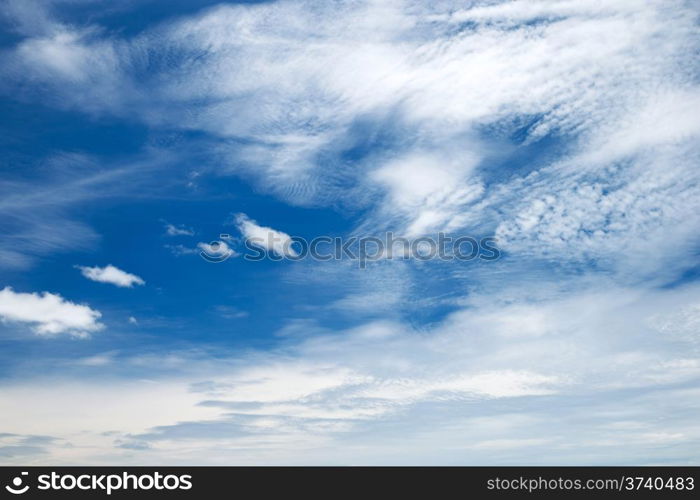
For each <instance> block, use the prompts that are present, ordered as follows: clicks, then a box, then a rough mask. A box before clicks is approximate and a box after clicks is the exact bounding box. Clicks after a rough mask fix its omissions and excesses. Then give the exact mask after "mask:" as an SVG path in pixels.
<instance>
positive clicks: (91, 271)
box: [76, 264, 146, 288]
mask: <svg viewBox="0 0 700 500" xmlns="http://www.w3.org/2000/svg"><path fill="white" fill-rule="evenodd" d="M76 267H77V268H78V269H80V272H81V273H83V276H85V277H86V278H87V279H89V280H92V281H99V282H100V283H111V284H112V285H116V286H119V287H126V288H131V287H132V286H134V285H145V284H146V282H145V281H144V280H142V279H141V278H140V277H138V276H136V275H135V274H131V273H127V272H126V271H122V270H121V269H119V268H118V267H114V266H113V265H112V264H108V265H107V266H105V267H98V266H95V267H87V266H76Z"/></svg>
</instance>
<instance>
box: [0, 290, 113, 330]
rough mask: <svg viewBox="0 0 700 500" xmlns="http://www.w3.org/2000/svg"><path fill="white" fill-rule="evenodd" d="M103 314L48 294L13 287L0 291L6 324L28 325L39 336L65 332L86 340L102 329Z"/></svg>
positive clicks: (1, 313)
mask: <svg viewBox="0 0 700 500" xmlns="http://www.w3.org/2000/svg"><path fill="white" fill-rule="evenodd" d="M101 316H102V314H101V313H100V312H99V311H95V310H93V309H91V308H90V307H88V306H86V305H82V304H75V303H73V302H70V301H68V300H65V299H64V298H63V297H61V296H60V295H58V294H52V293H49V292H43V293H41V294H38V293H17V292H15V291H14V290H13V289H12V288H10V287H5V288H3V289H2V290H1V291H0V318H2V320H3V321H6V322H18V323H28V324H30V325H32V328H33V330H34V331H35V332H36V333H37V334H39V335H46V336H50V335H57V334H61V333H66V334H69V335H72V336H76V337H86V336H88V335H89V333H90V332H95V331H97V330H100V329H101V328H103V325H102V324H101V323H99V322H98V320H99V319H100V317H101Z"/></svg>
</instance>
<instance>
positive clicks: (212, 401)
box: [0, 283, 700, 465]
mask: <svg viewBox="0 0 700 500" xmlns="http://www.w3.org/2000/svg"><path fill="white" fill-rule="evenodd" d="M598 285H600V283H598ZM597 290H598V288H597V287H593V288H592V289H591V290H590V291H585V292H580V293H574V294H571V295H568V296H566V297H556V298H552V297H550V298H548V299H537V300H534V299H533V300H530V301H528V300H520V301H518V302H517V303H513V302H512V301H511V300H510V299H509V298H508V291H505V292H506V293H505V296H504V295H502V294H500V293H494V294H489V295H486V296H481V297H474V298H472V302H471V303H470V305H469V307H465V308H463V309H462V310H459V311H457V312H455V313H454V314H452V315H450V316H449V317H448V318H447V319H446V320H445V321H443V322H441V323H439V324H436V325H434V326H432V327H431V328H430V329H429V330H427V331H426V330H422V331H416V330H412V329H411V327H410V326H409V325H407V324H404V323H399V322H394V323H392V322H373V323H366V324H364V325H361V326H359V327H357V328H354V329H350V330H343V331H330V330H329V331H327V332H326V333H320V334H319V333H316V334H314V335H310V336H305V337H300V338H298V339H297V340H295V341H291V342H288V343H286V344H285V345H284V346H282V347H280V348H279V349H277V350H273V351H271V352H258V353H248V354H247V355H246V356H245V357H241V355H240V354H231V355H230V356H227V355H223V353H221V352H220V351H217V353H218V355H217V357H215V358H212V357H211V356H208V355H207V354H206V353H202V352H201V351H199V350H197V351H192V352H185V353H174V354H170V353H165V354H164V353H163V352H158V353H157V354H153V355H146V354H143V353H139V354H138V355H132V356H123V355H118V353H108V354H105V353H97V354H95V355H93V356H91V357H88V358H86V359H81V360H79V362H78V363H76V366H78V367H82V368H81V369H84V370H104V367H105V366H107V365H109V366H115V367H119V368H121V369H123V370H124V374H128V375H129V376H132V375H133V373H134V371H135V370H144V368H147V370H148V371H147V373H148V382H144V381H133V380H119V379H118V378H114V377H113V378H110V379H109V380H103V381H100V382H99V383H97V382H95V381H92V377H83V378H82V380H80V381H75V382H69V381H66V380H64V381H62V382H61V386H60V387H61V390H60V391H59V392H60V393H61V394H62V397H63V398H64V402H63V403H62V404H56V402H55V401H54V398H52V397H51V396H50V395H47V394H46V390H45V387H46V383H45V381H44V380H43V379H42V378H41V377H39V378H32V379H30V380H24V381H23V382H22V383H21V384H10V385H7V384H4V385H2V386H0V396H2V397H0V401H2V402H6V404H5V407H2V408H0V410H1V411H0V425H2V427H3V428H4V429H6V430H7V431H8V432H13V433H16V434H51V435H53V436H56V437H57V438H60V439H61V440H63V441H67V442H70V443H71V444H73V446H70V447H67V446H58V445H53V446H51V445H49V446H47V454H46V455H44V458H43V459H42V458H41V457H40V456H39V457H37V458H36V460H37V461H38V462H41V463H43V460H45V461H46V462H52V463H58V462H60V463H71V462H81V461H82V462H84V461H86V460H88V459H90V460H92V459H94V460H95V461H97V462H98V463H111V462H115V461H119V462H128V463H133V462H134V461H138V462H139V463H144V462H154V463H182V462H187V461H190V462H197V463H211V464H214V463H248V464H250V463H267V464H269V463H271V462H274V463H290V464H293V463H300V462H299V460H300V459H299V452H300V450H304V457H305V458H304V460H307V461H308V462H309V463H321V462H322V463H339V464H343V463H345V464H347V463H358V462H362V463H382V464H391V463H406V462H408V463H421V462H423V463H424V462H425V460H426V454H429V455H430V454H433V453H434V454H435V456H434V459H435V463H478V464H481V465H484V464H498V463H500V464H514V463H517V462H522V461H523V460H529V461H530V462H532V461H533V460H534V461H536V462H537V463H545V464H546V463H550V464H551V463H556V462H561V461H566V462H567V463H583V462H590V461H591V460H606V461H607V462H626V463H629V462H634V463H642V462H643V463H652V462H657V461H665V462H667V463H681V462H683V461H684V460H686V459H688V457H690V456H692V454H693V453H694V452H695V450H696V449H697V442H698V441H700V429H698V427H697V424H696V422H695V419H694V415H695V412H694V409H696V407H697V404H698V403H697V402H698V401H700V399H698V397H697V395H698V394H697V387H696V386H697V380H698V378H699V377H700V359H699V358H698V355H699V354H700V352H698V351H697V349H696V348H697V343H696V339H694V338H686V337H687V336H686V333H687V328H688V325H690V326H691V327H692V324H693V322H695V320H696V312H697V311H696V309H697V303H698V299H699V298H700V289H698V287H697V286H689V287H685V288H683V289H678V290H657V291H654V292H641V291H636V290H630V289H609V290H608V291H607V293H604V294H601V293H599V292H598V291H597ZM520 295H521V296H522V294H520ZM679 309H680V310H683V311H689V312H688V318H690V319H689V321H690V323H688V322H687V321H682V322H680V323H678V324H676V323H673V322H669V321H667V320H666V318H668V317H671V316H672V315H673V314H674V313H675V312H676V311H678V310H679ZM676 333H678V335H676ZM693 349H695V351H693ZM155 358H158V359H160V360H161V363H153V360H154V359H155ZM164 361H167V362H164ZM166 365H167V366H166ZM173 368H175V369H176V371H175V372H173ZM88 373H90V372H88ZM92 373H95V372H92ZM54 389H55V388H54ZM54 392H56V391H55V390H54ZM100 395H102V396H105V395H106V396H107V397H108V398H109V399H110V401H111V402H108V403H104V404H102V403H101V404H99V405H96V404H94V402H95V400H97V401H101V399H100V398H102V396H100ZM66 398H67V399H66ZM515 398H517V399H515ZM66 401H67V402H66ZM115 405H117V406H118V407H119V409H117V410H115V408H116V406H115ZM154 405H155V406H154ZM689 405H690V406H689ZM0 406H1V404H0ZM156 406H158V407H165V408H169V412H166V413H167V414H166V413H164V412H162V411H157V410H156V409H155V408H156ZM581 407H585V408H586V412H585V415H582V414H581V412H580V408H581ZM20 408H21V410H22V414H23V415H25V418H19V417H18V414H17V411H19V410H18V409H20ZM133 408H150V409H151V410H152V411H151V410H149V411H148V412H146V413H142V412H133V411H132V410H133ZM681 410H682V411H681ZM691 410H693V411H691ZM47 422H49V423H50V425H49V424H47ZM669 427H672V428H673V433H669V431H668V429H669ZM78 431H80V432H78ZM108 431H109V432H108ZM681 434H682V435H683V436H684V439H680V438H679V435H681ZM523 436H526V437H527V439H528V440H530V441H528V442H525V441H522V440H523ZM644 436H649V437H652V436H653V437H654V439H657V441H658V442H659V443H660V444H662V443H668V446H672V448H665V447H663V446H661V447H660V448H658V449H655V450H653V451H652V452H649V449H648V446H647V445H648V440H647V439H646V438H645V437H644ZM426 441H427V442H429V443H430V446H426V444H425V443H426ZM124 442H129V443H132V444H134V445H138V446H140V447H141V448H143V450H144V451H142V452H141V451H140V452H139V453H138V454H137V455H133V454H131V455H129V454H125V452H124V449H123V447H122V446H121V443H124ZM222 442H224V443H225V444H226V446H224V447H222ZM348 443H352V444H353V446H348ZM538 443H540V445H538ZM524 444H528V446H522V445H524ZM533 447H534V448H535V450H533ZM519 448H522V450H520V451H517V452H516V450H518V449H519ZM221 449H226V450H227V451H226V452H225V454H224V455H221V454H218V453H217V454H212V453H211V450H221ZM145 450H147V451H145ZM363 450H366V452H365V451H363ZM573 450H575V451H573ZM504 451H507V453H505V452H504ZM535 451H536V453H535ZM640 457H642V458H640ZM669 457H671V458H669ZM0 460H2V456H1V455H0Z"/></svg>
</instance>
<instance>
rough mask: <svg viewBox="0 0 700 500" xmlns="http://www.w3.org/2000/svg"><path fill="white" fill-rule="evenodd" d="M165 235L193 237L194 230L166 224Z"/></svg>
mask: <svg viewBox="0 0 700 500" xmlns="http://www.w3.org/2000/svg"><path fill="white" fill-rule="evenodd" d="M165 234H167V235H168V236H194V230H193V229H190V228H187V227H185V226H176V225H174V224H166V225H165Z"/></svg>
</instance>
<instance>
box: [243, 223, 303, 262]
mask: <svg viewBox="0 0 700 500" xmlns="http://www.w3.org/2000/svg"><path fill="white" fill-rule="evenodd" d="M234 222H235V224H236V227H238V230H239V231H240V232H241V234H242V235H243V237H244V238H245V239H246V240H247V242H248V243H250V244H251V245H254V246H256V247H258V248H262V249H265V250H268V251H271V252H273V253H274V254H276V255H278V256H281V257H297V256H298V255H299V254H298V252H297V251H296V250H295V249H294V248H293V246H292V244H293V243H294V242H293V241H292V238H291V237H290V236H289V235H288V234H287V233H283V232H282V231H277V230H275V229H272V228H271V227H265V226H259V225H258V223H257V222H255V221H254V220H252V219H250V218H249V217H248V216H247V215H246V214H237V215H236V216H235V217H234Z"/></svg>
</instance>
